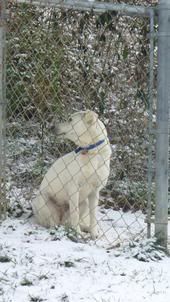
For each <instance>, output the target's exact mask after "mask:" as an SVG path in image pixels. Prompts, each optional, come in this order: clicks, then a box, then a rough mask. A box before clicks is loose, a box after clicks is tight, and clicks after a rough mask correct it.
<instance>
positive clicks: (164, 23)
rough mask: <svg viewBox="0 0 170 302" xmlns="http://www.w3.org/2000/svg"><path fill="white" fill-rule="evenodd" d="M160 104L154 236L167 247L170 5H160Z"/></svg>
mask: <svg viewBox="0 0 170 302" xmlns="http://www.w3.org/2000/svg"><path fill="white" fill-rule="evenodd" d="M158 20H159V21H158V22H159V32H158V101H157V143H156V211H155V235H156V237H157V239H158V241H159V243H160V244H162V245H163V246H165V247H167V239H168V238H167V237H168V147H169V138H168V134H169V131H168V128H169V127H168V126H169V125H168V119H169V103H170V2H169V0H160V1H159V5H158Z"/></svg>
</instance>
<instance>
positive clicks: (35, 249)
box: [0, 211, 170, 302]
mask: <svg viewBox="0 0 170 302" xmlns="http://www.w3.org/2000/svg"><path fill="white" fill-rule="evenodd" d="M106 214H107V215H106ZM109 215H110V216H109ZM113 215H114V222H113V221H112V220H111V217H113ZM135 215H140V219H141V227H142V225H143V223H142V219H143V217H142V214H141V213H136V214H135ZM98 216H99V218H100V226H101V227H103V229H106V226H109V223H111V221H112V223H115V224H117V230H119V231H120V230H121V229H122V228H123V227H124V231H125V226H126V222H128V225H130V223H129V222H130V221H131V222H133V221H134V219H135V217H134V214H130V213H127V215H123V219H124V220H122V219H121V213H120V212H114V211H111V212H110V211H109V213H106V212H103V211H102V212H100V211H99V214H98ZM118 216H119V217H118ZM106 217H107V219H108V220H107V219H104V218H106ZM116 217H117V220H116ZM118 218H119V219H118ZM136 221H139V217H138V219H136ZM132 225H133V227H134V229H135V232H136V231H137V229H138V230H139V229H140V228H139V225H138V224H136V225H135V224H132ZM118 226H119V227H118ZM126 228H127V227H126ZM112 230H114V228H112ZM111 236H112V240H113V239H114V232H111V228H110V232H109V238H110V240H111ZM128 236H129V234H128V228H127V230H126V240H125V242H127V239H128ZM69 237H70V236H69ZM106 237H107V236H105V237H103V238H102V237H101V239H100V240H99V241H97V242H96V243H94V242H92V241H90V240H89V239H88V240H85V241H83V240H81V239H80V240H73V239H75V238H74V236H72V238H71V237H70V238H71V239H72V240H71V239H70V238H67V236H66V232H65V231H64V229H62V228H59V229H58V230H54V229H53V230H47V229H44V228H42V227H40V226H38V225H36V224H35V223H34V222H33V220H31V219H29V220H28V219H25V220H24V218H23V217H22V218H21V219H16V218H8V219H6V220H5V221H4V222H3V223H2V224H1V226H0V242H1V243H0V301H2V302H31V301H32V302H34V301H36V302H40V301H42V302H43V301H49V302H63V301H65V302H80V301H84V302H125V301H126V302H136V301H137V302H166V301H169V298H170V281H169V280H170V260H169V258H168V257H167V256H165V255H164V254H163V253H162V252H161V251H155V252H154V251H152V248H151V249H150V248H148V246H149V242H147V241H146V239H145V240H143V239H140V240H139V242H136V241H133V236H132V237H131V244H130V245H128V244H125V245H124V247H119V246H118V244H117V246H116V242H115V244H114V245H110V246H107V247H106V245H105V244H106ZM104 238H105V239H104ZM113 242H114V240H113ZM102 243H103V246H102ZM150 246H152V244H151V245H150ZM142 254H143V255H144V258H140V257H138V255H142ZM152 254H153V255H158V257H157V256H156V257H155V258H154V257H153V259H155V260H156V259H157V260H156V261H152V260H151V258H152V257H151V255H152ZM136 258H138V259H141V260H144V261H139V260H138V259H136ZM159 258H162V260H158V259H159ZM147 260H148V262H145V261H147Z"/></svg>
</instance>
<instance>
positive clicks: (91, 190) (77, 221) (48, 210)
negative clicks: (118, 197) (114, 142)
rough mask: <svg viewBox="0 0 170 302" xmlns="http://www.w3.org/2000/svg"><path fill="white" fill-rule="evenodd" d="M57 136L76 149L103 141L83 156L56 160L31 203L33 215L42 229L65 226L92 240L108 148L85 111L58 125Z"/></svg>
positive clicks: (106, 173) (107, 165)
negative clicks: (74, 145) (68, 141)
mask: <svg viewBox="0 0 170 302" xmlns="http://www.w3.org/2000/svg"><path fill="white" fill-rule="evenodd" d="M57 132H58V135H62V136H63V137H64V138H68V139H70V140H71V141H73V142H74V143H75V144H76V145H77V146H83V147H84V146H88V145H90V144H94V143H96V142H98V141H99V140H102V139H104V140H105V141H104V143H102V144H101V145H100V146H98V147H95V148H94V149H92V150H89V151H88V152H87V153H85V154H84V152H81V151H80V152H79V153H77V154H76V153H75V151H72V152H71V153H68V154H66V155H65V156H63V157H61V158H59V159H57V160H56V162H55V163H54V164H53V165H52V166H51V168H50V169H49V170H48V172H47V173H46V175H45V176H44V179H43V181H42V183H41V186H40V189H39V194H38V196H37V197H36V199H35V200H34V201H33V211H34V214H35V216H36V218H37V221H38V222H39V223H40V224H41V225H43V226H46V227H51V226H54V225H58V224H65V225H66V224H68V225H69V226H71V227H73V228H74V229H76V230H77V231H78V232H80V231H81V230H83V231H89V232H90V234H91V237H92V238H96V237H97V220H96V209H97V205H98V202H99V192H100V190H101V189H102V188H103V187H104V186H105V185H106V183H107V179H108V176H109V172H110V156H111V147H110V144H109V140H108V137H107V132H106V128H105V126H104V124H103V123H102V122H101V121H100V120H99V119H98V115H97V114H96V113H95V112H93V111H89V110H87V111H81V112H78V113H75V114H72V115H71V119H70V120H69V121H68V122H66V123H62V124H59V126H58V131H57Z"/></svg>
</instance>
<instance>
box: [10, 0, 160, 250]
mask: <svg viewBox="0 0 170 302" xmlns="http://www.w3.org/2000/svg"><path fill="white" fill-rule="evenodd" d="M8 9H9V19H8V32H7V146H8V147H7V199H8V203H9V209H8V212H9V215H13V216H15V217H29V216H30V215H31V213H32V205H31V201H32V200H34V198H35V196H36V195H37V194H39V187H40V184H41V181H42V179H43V176H44V175H45V173H46V172H47V171H48V169H49V168H50V167H51V165H52V164H53V163H54V162H55V161H56V160H57V159H59V158H60V157H62V156H63V155H65V154H67V153H68V152H73V153H74V154H75V151H74V150H75V148H76V146H77V145H78V146H81V147H85V146H87V145H91V144H93V143H96V141H98V140H95V141H94V140H93V139H92V141H88V142H87V144H85V145H84V141H83V145H81V144H80V137H79V135H77V138H76V140H75V141H73V142H71V143H70V141H68V140H62V139H59V138H58V136H57V130H56V128H55V127H53V125H54V124H57V123H60V122H61V121H69V116H70V114H71V113H75V112H77V114H78V112H79V111H86V110H91V111H93V112H95V113H97V114H98V115H99V119H100V120H102V122H103V123H104V124H105V126H106V128H107V133H108V137H109V141H110V146H111V149H112V156H111V161H110V175H109V179H108V182H107V184H106V183H105V182H106V181H105V180H104V183H103V185H102V188H101V192H100V197H99V200H97V201H96V203H95V204H96V207H97V208H96V209H95V214H94V213H93V214H94V215H93V217H92V218H91V219H94V217H97V221H96V220H95V223H96V224H97V225H98V228H99V229H100V236H99V238H98V239H97V242H98V243H100V242H107V243H108V242H109V243H110V244H115V245H117V244H120V243H122V242H123V241H125V242H126V241H129V240H131V239H134V238H136V239H138V238H141V237H142V236H146V225H145V222H144V221H145V215H146V206H147V196H148V183H147V172H148V168H147V160H148V155H147V148H148V144H149V136H148V108H149V98H148V73H149V69H148V68H149V43H150V41H149V37H148V33H149V30H150V29H149V19H148V18H143V17H142V18H141V17H129V16H121V15H120V14H119V13H116V12H105V13H101V14H96V13H94V12H93V11H90V12H86V11H84V12H82V11H78V10H75V9H63V8H57V9H56V8H53V7H50V8H48V7H37V6H35V5H31V4H25V3H22V4H21V3H17V1H15V2H13V1H12V2H11V3H10V4H9V7H8ZM80 123H81V119H79V121H78V122H76V124H74V127H73V128H72V131H73V130H74V131H75V132H76V133H77V132H78V133H80V132H79V131H80V129H81V127H80ZM76 125H77V126H76ZM69 129H70V128H69ZM70 131H71V130H70ZM87 132H88V133H89V137H90V136H91V133H90V129H87ZM96 137H97V136H96ZM99 138H100V137H99ZM104 139H105V140H106V138H104ZM78 140H79V143H77V141H78ZM95 148H96V147H95ZM98 149H100V147H97V150H98ZM99 151H100V150H99ZM80 153H82V152H80ZM89 153H90V152H88V154H86V155H83V154H81V156H83V157H85V156H87V157H88V160H87V162H88V165H90V156H89ZM71 154H72V153H71ZM99 155H100V152H99ZM102 160H103V159H102ZM91 165H92V167H93V168H92V170H93V174H95V175H96V174H97V173H98V170H97V168H96V167H95V168H94V164H92V163H91ZM63 169H64V170H66V171H67V173H68V169H70V168H68V166H67V165H65V166H64V167H63ZM83 169H84V168H83ZM83 169H82V168H81V166H80V169H79V171H78V172H77V173H80V172H81V173H82V174H83V176H84V177H85V183H86V185H90V186H91V185H93V184H91V182H90V181H92V180H91V178H88V177H87V176H88V173H87V175H84V173H85V172H83ZM69 171H70V170H69ZM101 171H102V170H101ZM101 171H100V172H99V174H103V171H102V172H101ZM55 173H56V174H55V175H56V176H57V179H60V178H61V176H60V175H59V174H58V172H57V171H55ZM69 173H71V171H70V172H69ZM56 176H55V177H56ZM100 176H101V175H100ZM75 178H77V175H74V176H73V175H72V180H74V179H75ZM45 179H46V182H47V183H46V187H47V188H49V187H50V180H48V178H45ZM60 182H61V180H60ZM89 182H90V183H89ZM93 186H94V185H93ZM71 187H72V189H73V187H74V186H73V185H72V186H71ZM63 188H64V190H66V185H65V184H64V186H63ZM63 188H62V189H63ZM53 190H54V189H53ZM78 192H79V191H78ZM78 192H77V191H76V192H74V191H73V192H72V193H71V192H70V193H69V192H68V189H67V194H68V195H67V197H68V198H66V200H64V207H62V209H61V207H60V204H59V206H58V205H57V206H56V205H55V207H56V212H57V213H60V214H59V216H62V218H63V216H64V214H63V212H62V211H64V213H66V212H69V213H71V207H72V206H73V207H74V209H73V212H74V210H76V212H79V211H80V206H79V203H78V204H76V203H74V202H70V200H72V196H73V195H74V194H76V193H78ZM97 194H98V193H97ZM44 196H45V198H44V200H45V202H46V195H44ZM57 196H58V199H59V201H60V193H59V191H58V190H57V191H56V192H54V196H51V197H50V198H51V203H52V204H53V203H55V201H54V197H57ZM50 198H49V199H50ZM86 198H88V196H86ZM95 198H97V197H96V195H95V197H94V199H95ZM97 199H98V198H97ZM153 200H154V190H152V191H151V201H152V202H153ZM86 201H87V200H86ZM84 204H86V202H84ZM90 204H91V203H90V202H89V205H88V206H89V208H90ZM90 211H91V212H94V209H93V208H90ZM79 214H80V213H79ZM79 214H78V215H79ZM78 215H76V216H75V215H74V221H72V223H71V226H73V227H75V228H76V227H77V225H78V223H79V222H78V219H79V218H78ZM70 216H71V214H70ZM89 216H90V214H88V217H89ZM60 220H62V219H59V223H61V221H60ZM66 221H67V223H68V220H67V219H66ZM93 222H94V221H93ZM92 224H93V223H92ZM77 230H78V231H79V228H78V229H77ZM85 236H88V235H85Z"/></svg>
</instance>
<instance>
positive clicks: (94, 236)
mask: <svg viewBox="0 0 170 302" xmlns="http://www.w3.org/2000/svg"><path fill="white" fill-rule="evenodd" d="M90 235H91V238H92V239H93V240H95V239H97V238H99V237H100V236H101V231H100V229H99V227H98V226H96V227H93V229H92V230H91V231H90Z"/></svg>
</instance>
